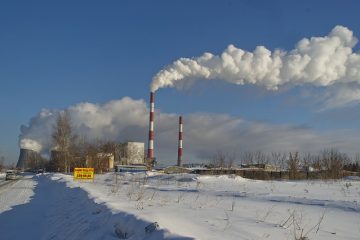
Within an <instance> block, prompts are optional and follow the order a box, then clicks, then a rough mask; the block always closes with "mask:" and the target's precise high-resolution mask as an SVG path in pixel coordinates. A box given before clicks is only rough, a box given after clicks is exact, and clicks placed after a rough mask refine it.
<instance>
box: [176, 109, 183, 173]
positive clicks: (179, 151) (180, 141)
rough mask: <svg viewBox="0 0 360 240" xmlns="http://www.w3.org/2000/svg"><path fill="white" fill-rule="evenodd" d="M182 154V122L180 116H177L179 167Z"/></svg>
mask: <svg viewBox="0 0 360 240" xmlns="http://www.w3.org/2000/svg"><path fill="white" fill-rule="evenodd" d="M182 154H183V122H182V116H180V117H179V145H178V161H177V165H178V166H179V167H181V160H182Z"/></svg>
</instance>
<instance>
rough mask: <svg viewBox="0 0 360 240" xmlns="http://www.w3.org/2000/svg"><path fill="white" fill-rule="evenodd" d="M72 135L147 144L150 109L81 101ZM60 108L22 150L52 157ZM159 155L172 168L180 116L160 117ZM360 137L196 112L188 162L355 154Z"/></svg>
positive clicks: (24, 133) (32, 130) (38, 121)
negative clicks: (218, 155)
mask: <svg viewBox="0 0 360 240" xmlns="http://www.w3.org/2000/svg"><path fill="white" fill-rule="evenodd" d="M67 110H68V112H69V113H70V117H71V121H72V126H73V130H74V132H75V133H76V134H77V135H79V136H85V137H86V138H87V139H89V140H96V139H102V140H114V141H117V142H121V141H129V140H130V141H141V142H144V143H145V146H146V143H147V134H148V114H149V109H148V107H147V106H146V103H145V101H144V100H134V99H131V98H128V97H125V98H122V99H120V100H113V101H110V102H108V103H105V104H103V105H99V104H93V103H80V104H77V105H75V106H70V107H69V108H67ZM59 112H60V110H48V109H43V110H41V111H40V113H38V114H37V115H36V116H34V117H33V118H31V120H30V122H29V124H28V125H27V126H25V125H24V126H22V127H21V135H20V137H19V138H20V139H19V140H20V141H19V143H20V146H21V147H23V148H27V149H31V150H35V151H40V150H41V153H43V154H49V151H50V150H51V149H52V148H53V146H52V137H51V135H52V132H53V129H54V124H55V120H56V117H57V114H58V113H59ZM155 117H156V128H155V139H156V141H155V156H156V157H157V159H158V160H159V162H161V163H167V164H169V163H170V164H171V163H172V164H174V163H175V162H176V159H177V158H176V157H177V138H178V136H177V134H178V125H177V123H178V116H177V114H172V113H163V112H161V113H160V112H157V113H156V116H155ZM359 142H360V134H359V133H358V132H356V131H353V130H352V131H345V130H344V131H333V132H330V131H329V132H327V133H326V134H323V133H320V132H316V131H314V130H312V129H309V128H303V127H293V126H278V125H270V124H263V123H256V122H249V121H246V120H243V119H240V118H234V117H231V116H229V115H223V114H207V113H193V114H189V115H185V116H184V161H185V162H194V161H199V159H200V161H202V160H203V159H204V158H205V159H209V158H210V157H211V156H212V155H213V154H214V153H215V152H216V151H218V150H221V151H223V152H228V153H234V154H237V153H239V152H242V151H257V150H261V151H264V152H271V151H286V152H287V151H307V152H308V151H310V152H311V151H314V152H315V151H320V150H322V149H324V148H330V147H337V148H339V149H340V150H342V151H347V152H356V151H357V150H358V144H357V143H359Z"/></svg>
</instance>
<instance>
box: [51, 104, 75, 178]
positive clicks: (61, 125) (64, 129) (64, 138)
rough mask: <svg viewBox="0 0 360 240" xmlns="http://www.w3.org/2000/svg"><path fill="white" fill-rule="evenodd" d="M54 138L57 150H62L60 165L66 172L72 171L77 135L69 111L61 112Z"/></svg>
mask: <svg viewBox="0 0 360 240" xmlns="http://www.w3.org/2000/svg"><path fill="white" fill-rule="evenodd" d="M52 138H53V142H54V145H55V148H56V150H57V151H59V152H60V154H59V156H60V157H59V161H60V162H59V163H57V165H58V167H59V168H60V169H61V170H64V171H65V172H70V159H71V157H72V156H71V146H72V144H73V141H74V138H75V136H74V135H73V134H72V129H71V119H70V114H69V113H68V111H63V112H60V113H59V115H58V117H57V120H56V125H55V126H54V132H53V134H52Z"/></svg>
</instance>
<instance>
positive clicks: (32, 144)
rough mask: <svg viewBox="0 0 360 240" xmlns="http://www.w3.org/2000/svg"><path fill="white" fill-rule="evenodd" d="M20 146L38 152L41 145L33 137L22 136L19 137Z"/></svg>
mask: <svg viewBox="0 0 360 240" xmlns="http://www.w3.org/2000/svg"><path fill="white" fill-rule="evenodd" d="M20 148H22V149H28V150H33V151H35V152H40V151H41V148H42V146H41V144H40V143H38V142H37V141H35V140H33V139H29V138H23V139H20Z"/></svg>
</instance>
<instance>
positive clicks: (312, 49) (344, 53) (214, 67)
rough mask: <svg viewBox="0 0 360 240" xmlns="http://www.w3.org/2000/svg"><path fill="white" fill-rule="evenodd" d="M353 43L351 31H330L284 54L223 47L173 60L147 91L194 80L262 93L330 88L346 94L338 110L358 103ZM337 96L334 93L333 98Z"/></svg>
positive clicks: (358, 62)
mask: <svg viewBox="0 0 360 240" xmlns="http://www.w3.org/2000/svg"><path fill="white" fill-rule="evenodd" d="M356 43H357V38H356V37H354V36H353V32H352V31H351V30H349V29H348V28H346V27H343V26H336V27H334V29H333V30H332V31H331V32H330V33H329V34H328V36H325V37H312V38H310V39H308V38H304V39H302V40H300V41H299V42H298V43H297V45H296V47H295V48H294V49H293V50H291V51H289V52H287V51H284V50H281V49H277V50H275V51H273V52H271V51H270V50H268V49H267V48H265V47H264V46H258V47H256V48H255V50H254V51H253V52H248V51H245V50H242V49H239V48H236V47H235V46H234V45H229V46H228V47H227V49H225V51H224V52H223V53H221V55H219V56H216V55H213V54H211V53H204V54H203V55H202V56H200V57H196V58H180V59H178V60H176V61H175V62H174V63H172V64H171V65H169V66H167V67H165V68H164V69H163V70H161V71H160V72H159V73H157V74H156V75H155V76H154V78H153V81H152V83H151V91H154V92H155V91H156V90H158V89H159V88H164V87H177V88H182V87H183V86H188V85H189V84H191V83H192V82H193V81H195V80H197V79H207V80H210V79H220V80H224V81H227V82H229V83H233V84H238V85H243V84H254V85H258V86H262V87H265V88H266V89H268V90H277V89H279V88H280V87H282V86H301V85H313V86H323V87H328V86H336V88H338V87H339V88H341V89H342V91H345V90H344V89H346V91H347V92H350V94H348V95H349V97H350V98H349V99H341V101H342V102H341V103H340V104H346V103H348V102H351V101H358V100H360V94H359V92H360V54H358V53H354V52H353V47H354V46H355V45H356ZM338 95H339V93H337V92H334V96H335V98H336V97H337V96H338ZM330 100H331V98H329V101H330ZM332 101H333V100H332ZM340 104H339V103H335V105H340Z"/></svg>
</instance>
